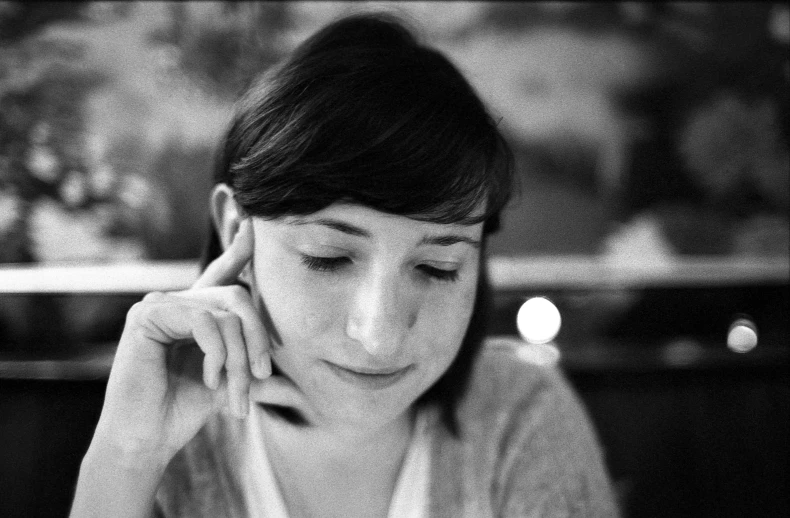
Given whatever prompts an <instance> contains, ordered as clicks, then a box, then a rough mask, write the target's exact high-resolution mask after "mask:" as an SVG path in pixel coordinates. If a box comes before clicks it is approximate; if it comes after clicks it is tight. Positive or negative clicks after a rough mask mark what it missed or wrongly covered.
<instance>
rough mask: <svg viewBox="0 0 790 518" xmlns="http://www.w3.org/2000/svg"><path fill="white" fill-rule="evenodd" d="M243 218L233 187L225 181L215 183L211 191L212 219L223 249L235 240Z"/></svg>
mask: <svg viewBox="0 0 790 518" xmlns="http://www.w3.org/2000/svg"><path fill="white" fill-rule="evenodd" d="M242 219H243V213H242V210H241V207H239V204H238V203H236V200H235V198H234V197H233V189H232V188H230V187H229V186H228V185H227V184H224V183H220V184H217V185H215V186H214V189H213V190H212V191H211V220H212V222H213V223H214V229H215V230H216V231H217V234H218V235H219V239H220V242H221V243H222V249H223V250H226V249H227V248H228V246H230V244H231V243H232V242H233V237H234V236H235V235H236V232H238V230H239V225H240V224H241V221H242Z"/></svg>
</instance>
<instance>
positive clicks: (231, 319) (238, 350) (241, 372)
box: [217, 311, 250, 418]
mask: <svg viewBox="0 0 790 518" xmlns="http://www.w3.org/2000/svg"><path fill="white" fill-rule="evenodd" d="M217 324H218V325H219V328H220V332H221V333H222V338H223V342H224V344H225V351H226V353H227V357H226V359H225V372H226V373H227V377H228V403H229V405H230V406H231V409H232V411H233V413H234V415H236V416H237V417H240V418H241V417H245V416H246V415H247V413H248V412H249V387H250V367H249V363H248V361H247V351H246V347H245V344H244V338H243V336H242V328H241V320H240V319H239V317H238V316H237V315H235V314H234V313H231V312H229V311H222V312H220V313H219V314H218V315H217Z"/></svg>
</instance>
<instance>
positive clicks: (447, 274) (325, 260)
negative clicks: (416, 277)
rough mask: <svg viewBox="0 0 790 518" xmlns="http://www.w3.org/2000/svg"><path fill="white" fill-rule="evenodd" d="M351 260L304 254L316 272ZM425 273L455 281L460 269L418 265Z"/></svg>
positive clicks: (308, 263) (308, 265) (335, 269)
mask: <svg viewBox="0 0 790 518" xmlns="http://www.w3.org/2000/svg"><path fill="white" fill-rule="evenodd" d="M350 262H351V259H349V258H348V257H315V256H312V255H302V263H303V264H304V265H305V266H306V267H307V268H308V269H309V270H313V271H315V272H324V273H326V272H334V271H337V270H339V269H340V268H341V267H343V266H344V265H346V264H348V263H350ZM417 269H419V270H420V271H421V272H422V273H423V274H424V275H426V276H428V277H430V278H431V279H434V280H437V281H442V282H454V281H457V280H458V270H442V269H441V268H434V267H433V266H428V265H427V264H421V265H419V266H417Z"/></svg>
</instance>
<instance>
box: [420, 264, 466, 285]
mask: <svg viewBox="0 0 790 518" xmlns="http://www.w3.org/2000/svg"><path fill="white" fill-rule="evenodd" d="M417 269H418V270H420V271H421V272H422V273H424V274H425V275H427V276H428V277H430V278H432V279H436V280H439V281H449V282H452V281H457V280H458V270H443V269H441V268H436V267H435V266H429V265H427V264H421V265H419V266H417Z"/></svg>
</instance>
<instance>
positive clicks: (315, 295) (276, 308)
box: [255, 265, 339, 344]
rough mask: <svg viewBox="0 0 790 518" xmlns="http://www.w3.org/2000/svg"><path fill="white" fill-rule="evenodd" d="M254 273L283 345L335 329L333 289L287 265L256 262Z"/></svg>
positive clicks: (261, 295)
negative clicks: (276, 265)
mask: <svg viewBox="0 0 790 518" xmlns="http://www.w3.org/2000/svg"><path fill="white" fill-rule="evenodd" d="M255 274H256V281H257V285H258V292H259V294H260V297H261V300H262V302H263V304H264V306H265V308H266V311H267V313H268V314H269V317H270V319H271V322H272V325H273V326H274V329H275V330H276V332H277V334H278V335H279V338H280V339H281V341H282V343H283V344H291V343H305V342H308V341H309V340H310V339H311V338H315V337H317V336H319V335H322V334H326V333H328V332H330V331H331V330H332V327H333V325H334V323H335V322H337V320H338V318H339V308H338V305H337V303H336V300H337V299H336V298H335V297H334V296H333V295H332V293H331V291H330V290H326V289H322V287H321V286H320V285H317V284H316V283H315V282H308V279H306V278H305V276H304V275H303V274H302V272H299V271H289V269H288V268H282V267H279V268H267V267H266V266H265V265H261V266H258V265H256V269H255ZM333 300H334V301H335V303H334V304H333Z"/></svg>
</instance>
